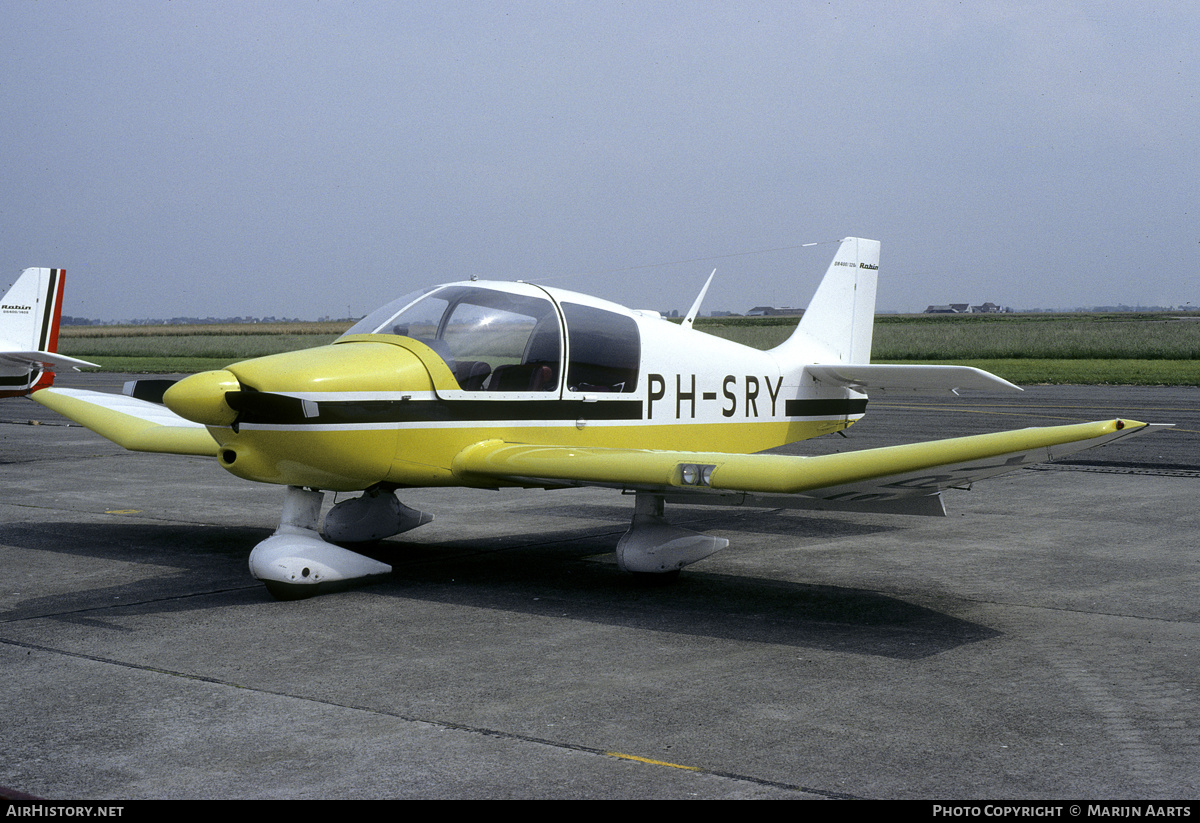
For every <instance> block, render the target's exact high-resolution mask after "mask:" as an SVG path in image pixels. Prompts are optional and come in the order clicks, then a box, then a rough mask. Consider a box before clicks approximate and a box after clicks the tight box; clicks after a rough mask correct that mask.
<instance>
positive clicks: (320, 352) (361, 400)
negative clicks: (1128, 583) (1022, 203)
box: [5, 237, 1157, 599]
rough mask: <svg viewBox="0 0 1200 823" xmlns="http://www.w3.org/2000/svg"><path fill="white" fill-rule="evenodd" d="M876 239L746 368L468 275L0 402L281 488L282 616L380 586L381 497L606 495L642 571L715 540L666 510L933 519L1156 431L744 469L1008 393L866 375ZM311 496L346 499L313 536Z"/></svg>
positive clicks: (629, 319) (386, 501)
mask: <svg viewBox="0 0 1200 823" xmlns="http://www.w3.org/2000/svg"><path fill="white" fill-rule="evenodd" d="M879 245H880V244H879V243H878V241H874V240H865V239H861V238H855V237H850V238H846V239H845V240H843V241H842V242H841V244H840V246H839V248H838V251H837V253H836V255H835V256H834V259H833V262H832V264H831V265H830V267H829V270H828V272H827V273H826V274H825V277H824V279H823V280H822V281H821V283H820V285H819V287H818V289H817V292H816V294H815V295H814V297H813V299H812V302H811V303H810V304H809V306H808V309H807V310H806V312H805V313H804V315H803V317H802V318H801V320H800V321H799V324H798V326H797V327H796V330H795V331H794V332H793V334H792V335H791V337H790V338H788V339H787V340H786V341H785V342H784V343H782V344H781V345H779V346H777V347H775V348H774V349H771V350H769V351H759V350H757V349H753V348H749V347H747V346H743V345H740V344H737V343H733V342H730V341H727V340H723V339H720V338H717V337H713V336H711V335H708V334H705V333H703V332H701V331H699V330H697V329H694V328H693V321H694V320H695V317H696V315H697V313H698V312H699V307H700V300H701V299H702V298H703V295H704V292H703V291H702V292H701V294H700V297H699V298H697V300H696V302H695V303H694V304H693V305H692V307H691V309H690V310H689V311H688V313H687V315H686V316H685V318H684V319H683V322H682V323H678V324H677V323H672V322H669V321H666V320H664V319H662V318H661V317H660V316H659V315H658V313H657V312H647V311H634V310H630V309H627V308H624V307H622V306H619V305H616V304H615V303H610V302H607V301H605V300H600V299H597V298H594V297H589V296H586V295H583V294H577V293H574V292H569V291H564V290H560V289H556V288H547V287H543V286H539V285H535V284H532V283H527V282H497V281H483V280H468V281H462V282H457V283H450V284H447V285H441V286H435V287H431V288H426V289H423V290H421V291H416V292H413V293H411V294H408V295H405V296H404V297H401V298H399V299H398V300H395V301H393V302H391V303H389V304H388V305H386V306H384V307H382V308H380V309H379V310H377V311H375V312H373V313H371V314H369V315H367V316H366V317H364V318H363V319H362V320H360V321H359V322H358V323H356V324H355V325H354V326H353V327H352V328H350V330H349V331H347V332H346V333H345V334H344V335H342V336H341V337H340V338H338V339H337V340H336V341H334V343H332V344H331V345H327V346H322V347H318V348H313V349H305V350H303V351H297V352H290V353H286V354H277V355H271V356H268V357H261V358H256V359H253V360H247V361H244V362H241V363H235V364H233V365H230V366H228V367H226V368H224V369H220V370H216V371H209V372H203V373H201V374H195V375H191V376H189V377H186V378H184V379H182V380H180V381H178V382H176V383H174V384H172V385H170V386H169V387H168V388H166V390H165V393H164V391H163V389H162V387H161V386H159V385H156V384H155V382H154V381H134V382H133V383H130V384H127V385H126V391H125V394H124V395H112V394H105V393H101V392H90V391H81V390H74V389H67V388H47V387H44V386H45V383H44V382H29V380H26V382H25V383H22V384H21V385H22V386H26V385H27V390H28V391H30V392H32V397H33V399H34V400H36V401H38V402H39V403H41V404H43V405H45V406H47V407H49V408H51V409H53V410H55V411H57V412H60V413H61V414H63V415H65V416H67V417H69V418H71V419H73V420H76V421H78V422H80V423H82V424H83V425H85V426H87V427H88V428H90V429H92V430H94V431H96V432H98V433H100V434H101V435H103V436H105V437H107V438H109V439H111V440H113V441H115V442H116V443H118V444H120V445H122V446H124V447H125V448H128V449H134V450H141V451H152V452H173V453H179V454H195V455H207V456H211V457H214V458H216V460H217V462H218V463H219V464H220V465H221V467H223V468H224V469H226V470H227V471H229V472H230V473H231V474H234V475H236V476H238V477H241V478H245V479H247V480H256V481H260V482H265V483H276V484H279V485H282V486H284V487H286V492H285V494H284V503H283V513H282V516H281V518H280V525H279V528H278V530H277V531H276V532H275V533H274V534H273V535H272V536H270V537H268V538H267V539H266V540H264V541H262V542H261V543H259V544H258V545H257V546H256V547H255V548H254V549H253V550H252V551H251V553H250V570H251V573H252V574H253V575H254V577H256V578H258V579H259V580H261V581H262V582H263V583H265V584H266V587H267V588H268V590H269V591H270V592H271V593H272V594H273V595H274V596H276V597H279V598H285V599H290V598H298V597H306V596H310V595H313V594H317V593H319V592H322V591H326V590H330V589H334V588H343V587H344V586H345V584H346V583H347V582H348V581H355V580H358V579H360V578H367V577H371V576H374V575H379V574H386V573H388V572H390V571H391V567H390V566H388V565H386V564H384V563H381V562H379V561H377V560H375V559H372V558H370V557H367V556H365V555H363V554H360V553H359V552H356V551H354V550H353V547H354V545H355V544H364V543H369V542H370V541H375V540H379V539H382V538H386V537H389V536H391V535H395V534H399V533H401V532H404V531H407V530H409V529H413V528H416V527H417V526H420V525H422V524H424V523H427V522H429V521H430V520H431V519H432V517H431V515H428V514H425V513H423V512H419V511H416V510H414V509H411V508H409V507H407V506H405V505H404V504H402V503H401V502H400V500H399V499H398V498H397V496H396V492H397V491H398V490H401V489H411V488H418V487H431V486H465V487H473V488H479V489H494V488H498V487H501V486H519V487H527V488H561V487H570V486H601V487H606V488H611V489H615V490H620V491H624V492H630V493H632V494H633V495H634V506H633V515H632V522H631V525H630V527H629V530H628V531H627V532H626V533H625V535H624V536H623V537H622V538H621V539H620V541H619V542H618V543H617V546H616V556H617V563H618V565H619V566H620V568H621V569H623V570H625V571H629V572H634V573H641V574H657V575H663V574H673V573H677V572H678V570H679V569H681V568H682V567H684V566H686V565H688V564H691V563H694V562H696V561H698V560H701V559H703V558H704V557H707V556H708V555H710V554H712V553H713V552H715V551H718V550H720V549H722V548H725V547H726V546H727V545H728V542H729V541H728V540H725V539H723V538H717V537H711V536H708V535H704V534H699V533H696V532H693V531H690V530H687V529H684V528H681V527H678V526H673V525H671V524H670V523H668V522H667V520H666V518H665V516H664V505H665V503H667V502H672V503H690V504H696V503H701V504H715V505H737V506H766V507H771V508H777V507H785V506H786V507H798V508H817V509H832V510H847V511H872V512H896V513H911V514H932V515H944V514H945V509H944V508H943V506H942V501H941V497H940V492H941V491H942V490H944V489H946V488H950V487H962V486H964V485H966V484H969V483H971V482H973V481H975V480H979V479H982V478H985V477H990V476H992V475H997V474H1001V473H1003V472H1008V471H1013V470H1016V469H1019V468H1021V467H1022V466H1025V465H1029V464H1031V463H1037V462H1041V461H1045V460H1049V459H1052V458H1056V457H1061V456H1063V455H1065V454H1070V453H1072V452H1075V451H1078V450H1080V449H1084V448H1088V447H1090V446H1095V445H1099V444H1102V443H1108V442H1111V441H1113V440H1117V439H1119V438H1123V437H1128V436H1130V435H1134V434H1139V433H1143V432H1146V431H1150V430H1152V429H1154V428H1156V427H1157V424H1145V423H1139V422H1136V421H1128V420H1108V421H1100V422H1094V423H1083V424H1075V425H1066V426H1053V427H1046V428H1029V429H1022V430H1019V431H1009V432H999V433H995V434H985V435H977V436H971V437H962V438H956V439H951V440H940V441H935V442H931V443H916V444H908V445H901V446H892V447H887V448H879V449H870V450H865V451H858V452H847V453H838V454H827V455H822V456H817V457H793V456H783V455H775V454H760V453H759V452H763V451H765V450H767V449H771V448H773V447H776V446H781V445H784V444H787V443H792V442H795V441H798V440H803V439H805V438H809V437H815V436H817V435H822V434H829V433H832V432H837V431H840V430H842V429H845V428H846V427H848V426H850V425H851V424H853V423H854V422H855V421H857V420H859V419H860V418H862V416H863V414H864V412H865V410H866V406H867V396H866V393H865V392H866V390H867V389H872V390H875V389H880V390H905V389H907V390H930V389H944V390H958V389H992V390H996V389H1001V390H1010V391H1020V389H1019V388H1018V387H1017V386H1014V385H1013V384H1011V383H1009V382H1008V381H1006V380H1003V379H1001V378H999V377H996V376H995V375H991V374H988V373H987V372H984V371H980V370H978V369H973V368H967V367H959V366H897V365H876V364H871V363H870V352H871V337H872V326H873V322H874V306H875V286H876V275H877V271H878V268H879ZM709 280H710V282H711V277H710V278H709ZM705 289H707V284H706V285H705ZM5 299H6V300H7V299H8V298H5ZM43 348H46V347H43ZM49 348H53V346H52V345H51V346H49ZM33 359H34V360H36V358H33ZM39 364H40V361H39ZM31 379H32V378H31ZM327 491H335V492H351V491H362V495H361V496H358V497H353V498H350V499H347V500H344V501H342V502H339V503H337V504H336V505H335V506H333V508H332V509H330V511H329V512H328V513H327V514H326V515H325V517H324V523H323V525H322V523H321V506H322V502H323V499H324V495H325V492H327Z"/></svg>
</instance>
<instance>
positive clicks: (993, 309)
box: [971, 303, 1001, 314]
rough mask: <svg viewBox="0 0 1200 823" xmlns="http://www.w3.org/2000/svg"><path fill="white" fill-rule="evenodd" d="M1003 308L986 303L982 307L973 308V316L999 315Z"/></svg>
mask: <svg viewBox="0 0 1200 823" xmlns="http://www.w3.org/2000/svg"><path fill="white" fill-rule="evenodd" d="M1000 312H1001V308H1000V307H999V306H997V305H996V304H995V303H984V304H983V305H982V306H972V307H971V314H999V313H1000Z"/></svg>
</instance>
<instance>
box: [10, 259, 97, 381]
mask: <svg viewBox="0 0 1200 823" xmlns="http://www.w3.org/2000/svg"><path fill="white" fill-rule="evenodd" d="M64 280H65V277H64V273H63V270H62V269H25V271H23V272H21V276H20V277H19V278H17V282H15V283H13V284H12V286H11V287H10V288H9V290H8V291H7V292H6V293H5V295H4V297H2V298H0V397H15V396H19V395H23V394H29V393H31V392H35V391H37V390H38V389H44V388H46V387H47V386H49V385H50V384H51V383H53V382H54V371H55V370H56V369H62V368H80V367H81V366H83V367H86V366H95V365H96V364H95V363H89V362H87V361H86V360H76V359H75V358H74V357H65V356H63V355H61V354H58V353H57V349H58V325H59V321H60V319H61V317H62V296H63V282H64Z"/></svg>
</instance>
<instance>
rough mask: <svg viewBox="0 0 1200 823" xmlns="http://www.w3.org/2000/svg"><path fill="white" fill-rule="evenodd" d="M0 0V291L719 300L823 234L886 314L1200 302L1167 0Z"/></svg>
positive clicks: (314, 303) (272, 310) (807, 259)
mask: <svg viewBox="0 0 1200 823" xmlns="http://www.w3.org/2000/svg"><path fill="white" fill-rule="evenodd" d="M0 1H2V3H3V11H4V13H3V18H2V19H3V26H0V136H2V144H0V152H2V155H3V156H2V162H0V287H2V286H3V285H4V284H5V283H8V282H10V281H11V280H13V279H14V278H15V277H16V275H17V273H18V272H19V271H20V269H22V268H24V267H26V266H33V265H44V266H54V267H65V268H66V269H67V272H68V284H67V298H66V309H65V312H66V313H67V314H71V315H78V316H84V317H92V318H102V319H121V318H136V317H162V316H168V317H169V316H174V315H201V316H206V315H216V316H227V315H255V316H263V315H278V316H295V317H304V318H316V317H319V316H322V315H331V316H335V317H341V316H347V315H361V314H364V313H366V312H368V311H369V310H371V309H373V308H375V307H376V306H377V305H379V304H381V303H383V302H386V301H387V300H390V299H392V298H393V297H396V296H398V295H400V294H403V293H405V292H407V291H410V290H412V289H414V288H418V287H421V286H425V285H430V284H434V283H438V282H444V281H448V280H458V279H465V278H468V277H470V276H471V275H477V276H479V277H481V278H498V279H525V280H531V281H534V282H544V283H546V284H548V285H556V286H560V287H563V288H569V289H574V290H577V291H583V292H589V293H593V294H598V295H600V296H602V297H607V298H609V299H613V300H616V301H618V302H621V303H624V304H626V305H632V306H634V307H639V308H640V307H647V308H659V309H664V308H672V307H674V308H679V309H681V310H683V309H686V308H687V307H688V305H689V304H690V303H691V301H692V299H693V298H694V296H695V294H696V293H697V292H698V291H699V289H700V286H701V285H702V284H703V282H704V279H705V278H706V277H707V276H708V273H709V271H711V270H712V268H714V267H716V268H717V270H718V271H717V278H716V280H715V281H714V284H713V287H712V289H711V290H710V291H709V294H708V297H707V299H706V301H705V305H704V310H705V311H706V312H707V311H711V310H714V309H715V310H734V311H745V310H747V309H749V308H750V307H752V306H755V305H759V304H772V305H804V304H805V303H806V302H807V301H808V298H809V297H810V296H811V294H812V292H813V290H814V288H815V287H816V283H817V281H818V280H819V278H820V275H821V274H822V273H823V272H824V270H825V268H826V267H827V266H828V264H829V261H830V259H831V258H832V255H833V252H834V250H835V248H836V247H835V246H834V245H832V244H829V243H827V244H826V245H821V246H816V247H812V248H804V249H799V248H794V247H796V246H799V245H800V244H803V243H809V242H814V241H836V240H838V239H839V238H841V237H844V236H847V235H858V236H863V237H870V238H875V239H878V240H880V241H882V243H883V248H882V260H881V265H880V273H879V274H880V287H879V303H878V305H879V308H880V309H884V310H903V311H912V310H920V309H923V308H924V307H925V306H926V305H927V304H929V303H949V302H972V303H980V302H984V301H989V300H990V301H993V302H996V303H1000V304H1002V305H1009V306H1013V307H1018V308H1030V307H1049V306H1054V307H1074V306H1080V305H1083V306H1090V305H1095V304H1116V303H1126V304H1162V305H1182V304H1184V303H1186V302H1189V301H1190V302H1191V303H1192V304H1193V305H1197V304H1200V219H1198V218H1200V203H1198V199H1200V139H1198V138H1200V122H1198V121H1200V99H1198V97H1200V95H1198V89H1200V48H1197V45H1196V44H1197V43H1200V10H1198V9H1200V7H1198V6H1197V5H1196V4H1195V3H1194V2H1154V3H1127V2H1113V3H1095V2H1062V1H1061V0H1059V1H1057V2H1049V3H1047V2H1044V1H1043V2H1031V3H1021V2H966V3H960V2H903V3H886V4H885V3H866V2H864V3H844V2H832V3H825V2H821V3H817V2H749V3H745V2H729V0H723V1H722V2H720V3H718V2H715V1H714V2H653V1H652V0H638V2H602V1H599V2H578V3H575V2H555V3H549V2H513V3H504V2H497V1H496V0H493V1H492V2H486V3H477V2H409V3H403V2H394V1H393V2H319V3H317V2H294V1H291V2H244V1H240V2H218V1H217V0H204V1H203V2H193V1H192V0H174V2H162V1H160V0H154V1H149V0H147V1H144V2H138V1H136V0H120V2H29V1H28V0H0ZM680 261H690V262H680ZM659 264H666V265H659Z"/></svg>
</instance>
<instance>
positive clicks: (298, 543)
mask: <svg viewBox="0 0 1200 823" xmlns="http://www.w3.org/2000/svg"><path fill="white" fill-rule="evenodd" d="M324 498H325V494H324V492H321V491H317V490H314V489H305V488H300V487H298V486H288V488H287V491H286V492H285V496H284V502H283V514H282V516H281V517H280V521H279V528H278V529H276V530H275V533H274V534H272V535H271V536H270V537H268V538H267V539H266V540H264V541H262V542H261V543H259V544H258V545H257V546H255V547H254V549H253V551H251V552H250V573H251V574H252V575H253V576H254V577H255V579H257V580H261V581H262V582H263V584H264V585H265V586H266V587H267V590H268V591H269V592H270V593H271V594H272V595H273V596H274V597H275V598H276V599H278V600H299V599H303V598H306V597H312V596H313V595H316V594H324V593H326V592H330V591H338V590H341V589H346V588H349V587H350V586H353V585H356V584H358V583H360V582H363V581H366V580H368V579H370V578H373V577H378V576H380V575H385V574H390V573H391V571H392V567H391V566H389V565H388V564H386V563H381V562H379V561H378V560H375V559H373V558H370V557H367V556H366V555H362V554H359V553H358V552H354V551H351V550H350V549H347V548H345V547H343V546H338V545H335V544H334V543H330V542H327V541H326V540H325V539H323V538H322V536H321V534H320V533H319V532H318V525H319V522H320V517H321V503H322V501H323V500H324ZM431 520H433V515H430V514H426V513H425V512H419V511H416V510H415V509H410V508H409V507H407V506H405V505H404V504H402V503H400V501H399V500H397V499H396V496H395V495H394V494H391V493H390V492H387V491H384V490H381V489H374V490H371V491H368V492H367V493H365V494H364V495H363V496H362V497H358V498H353V499H351V500H346V501H343V502H342V503H339V504H338V505H337V506H334V508H333V509H332V510H331V511H330V513H329V515H328V516H327V517H326V535H327V536H329V537H330V538H331V539H340V540H343V541H346V542H353V543H362V542H367V541H369V540H377V539H382V538H384V537H390V536H391V535H393V534H399V533H400V532H402V531H408V530H409V529H414V528H416V527H417V526H421V525H424V524H425V523H428V522H430V521H431ZM331 531H332V534H331V533H330V532H331Z"/></svg>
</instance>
